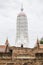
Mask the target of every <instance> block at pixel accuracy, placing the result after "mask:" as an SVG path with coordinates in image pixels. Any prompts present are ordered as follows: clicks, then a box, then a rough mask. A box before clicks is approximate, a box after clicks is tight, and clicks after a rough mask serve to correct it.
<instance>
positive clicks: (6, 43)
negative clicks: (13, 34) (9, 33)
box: [5, 38, 9, 52]
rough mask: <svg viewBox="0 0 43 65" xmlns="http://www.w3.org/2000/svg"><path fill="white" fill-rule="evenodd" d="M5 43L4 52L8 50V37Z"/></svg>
mask: <svg viewBox="0 0 43 65" xmlns="http://www.w3.org/2000/svg"><path fill="white" fill-rule="evenodd" d="M5 45H6V49H5V52H7V51H8V48H9V42H8V38H7V39H6V42H5Z"/></svg>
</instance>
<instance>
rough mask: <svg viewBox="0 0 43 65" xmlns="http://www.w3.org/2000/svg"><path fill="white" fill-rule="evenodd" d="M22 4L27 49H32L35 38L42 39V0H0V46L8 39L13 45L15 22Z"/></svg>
mask: <svg viewBox="0 0 43 65" xmlns="http://www.w3.org/2000/svg"><path fill="white" fill-rule="evenodd" d="M22 3H23V8H24V13H25V14H26V15H27V19H28V34H29V43H28V44H29V45H28V46H29V47H34V46H35V44H36V39H37V37H38V38H39V39H40V38H41V37H43V0H0V44H5V40H6V38H7V37H8V39H9V43H10V45H15V38H16V22H17V21H16V20H17V15H18V13H20V8H21V4H22Z"/></svg>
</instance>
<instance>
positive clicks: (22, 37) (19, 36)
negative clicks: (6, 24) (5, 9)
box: [16, 6, 28, 46]
mask: <svg viewBox="0 0 43 65" xmlns="http://www.w3.org/2000/svg"><path fill="white" fill-rule="evenodd" d="M16 25H17V27H16V28H17V29H16V44H17V45H19V46H20V45H22V44H23V45H24V46H27V44H28V22H27V16H26V15H25V14H24V12H23V6H22V7H21V12H20V13H19V14H18V16H17V24H16Z"/></svg>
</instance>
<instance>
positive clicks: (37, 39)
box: [37, 37, 39, 49]
mask: <svg viewBox="0 0 43 65" xmlns="http://www.w3.org/2000/svg"><path fill="white" fill-rule="evenodd" d="M37 48H38V49H39V39H38V37H37Z"/></svg>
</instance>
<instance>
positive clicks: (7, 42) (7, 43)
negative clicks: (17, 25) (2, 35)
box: [5, 37, 9, 45]
mask: <svg viewBox="0 0 43 65" xmlns="http://www.w3.org/2000/svg"><path fill="white" fill-rule="evenodd" d="M5 44H6V45H9V41H8V37H7V39H6V42H5Z"/></svg>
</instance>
